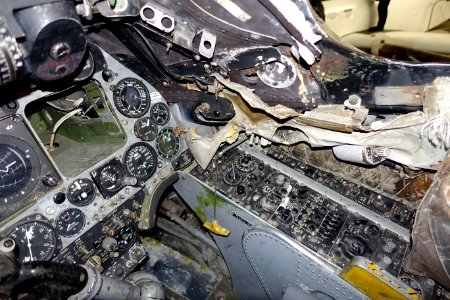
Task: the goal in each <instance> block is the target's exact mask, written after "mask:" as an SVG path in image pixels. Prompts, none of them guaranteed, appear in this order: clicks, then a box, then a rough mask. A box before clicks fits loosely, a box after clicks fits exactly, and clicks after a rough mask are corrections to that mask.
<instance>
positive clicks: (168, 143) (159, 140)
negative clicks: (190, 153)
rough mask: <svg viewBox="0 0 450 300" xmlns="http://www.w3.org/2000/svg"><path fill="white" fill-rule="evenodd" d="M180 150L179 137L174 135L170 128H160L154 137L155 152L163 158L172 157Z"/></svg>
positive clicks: (168, 158)
mask: <svg viewBox="0 0 450 300" xmlns="http://www.w3.org/2000/svg"><path fill="white" fill-rule="evenodd" d="M179 150H180V138H179V137H178V136H176V135H175V133H174V132H173V130H172V128H166V129H163V130H161V131H160V132H159V133H158V136H157V137H156V152H157V153H158V156H159V157H161V158H162V159H165V160H171V159H172V158H174V157H175V156H176V155H177V154H178V151H179Z"/></svg>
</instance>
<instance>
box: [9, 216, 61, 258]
mask: <svg viewBox="0 0 450 300" xmlns="http://www.w3.org/2000/svg"><path fill="white" fill-rule="evenodd" d="M8 237H10V238H12V239H13V240H14V241H15V242H16V250H17V251H18V252H17V257H18V259H19V261H20V262H28V261H46V260H50V259H51V258H52V257H53V255H54V254H55V252H56V250H57V248H58V237H57V235H56V232H55V230H54V229H53V227H52V226H51V225H49V224H47V223H46V222H43V221H27V222H25V223H21V224H19V225H17V226H16V228H14V229H13V230H12V231H11V232H10V233H9V234H8Z"/></svg>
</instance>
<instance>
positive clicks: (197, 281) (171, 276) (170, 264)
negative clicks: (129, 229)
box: [141, 238, 221, 299]
mask: <svg viewBox="0 0 450 300" xmlns="http://www.w3.org/2000/svg"><path fill="white" fill-rule="evenodd" d="M141 243H142V245H143V246H144V248H145V249H146V250H147V252H148V253H150V255H149V260H148V261H147V262H146V263H145V265H144V266H143V269H144V270H145V271H147V272H149V273H150V274H152V275H154V276H155V277H156V278H158V280H159V281H160V282H161V283H162V284H163V285H164V286H165V287H166V289H168V290H169V291H170V292H171V293H170V292H169V293H167V294H173V293H175V294H176V295H177V296H178V297H177V299H179V296H181V297H183V299H208V297H209V296H210V295H211V294H212V293H213V292H214V291H215V289H216V288H217V285H218V284H219V282H220V280H221V277H220V275H217V274H215V273H214V272H213V271H212V270H210V269H209V268H207V267H205V266H202V265H200V264H198V263H197V262H195V261H193V260H192V259H190V258H188V257H186V256H184V255H182V254H180V253H179V252H178V251H175V250H174V249H172V248H169V247H167V246H166V245H164V244H162V243H160V242H158V241H157V240H155V239H153V238H144V239H141Z"/></svg>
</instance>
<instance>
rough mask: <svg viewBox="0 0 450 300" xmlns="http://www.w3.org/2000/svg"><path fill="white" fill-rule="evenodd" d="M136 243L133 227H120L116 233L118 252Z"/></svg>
mask: <svg viewBox="0 0 450 300" xmlns="http://www.w3.org/2000/svg"><path fill="white" fill-rule="evenodd" d="M135 241H136V232H135V230H134V228H133V227H130V226H125V227H122V228H121V229H120V230H119V232H118V233H117V245H118V246H119V249H120V250H125V249H128V248H130V247H131V246H132V245H133V244H134V242H135Z"/></svg>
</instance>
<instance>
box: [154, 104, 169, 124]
mask: <svg viewBox="0 0 450 300" xmlns="http://www.w3.org/2000/svg"><path fill="white" fill-rule="evenodd" d="M150 117H151V118H152V120H153V122H155V124H158V125H159V126H162V125H166V124H167V123H169V120H170V111H169V108H168V107H167V105H165V104H164V103H156V104H153V106H152V108H151V109H150Z"/></svg>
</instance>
